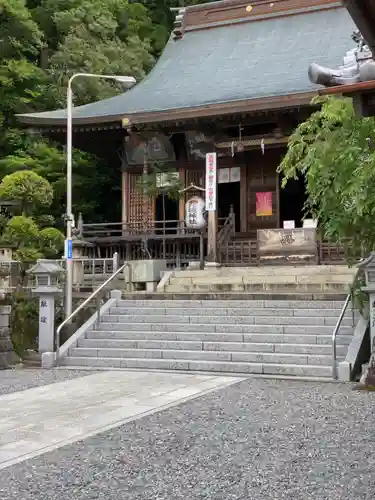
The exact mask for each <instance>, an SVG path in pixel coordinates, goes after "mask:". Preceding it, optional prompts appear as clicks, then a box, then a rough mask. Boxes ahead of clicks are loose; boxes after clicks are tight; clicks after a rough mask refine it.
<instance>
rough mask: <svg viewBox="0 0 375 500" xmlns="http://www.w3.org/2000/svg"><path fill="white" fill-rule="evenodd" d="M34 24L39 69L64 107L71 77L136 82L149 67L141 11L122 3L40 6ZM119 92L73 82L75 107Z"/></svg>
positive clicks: (146, 25)
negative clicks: (40, 49) (42, 46)
mask: <svg viewBox="0 0 375 500" xmlns="http://www.w3.org/2000/svg"><path fill="white" fill-rule="evenodd" d="M33 13H34V18H35V19H36V21H37V22H38V24H39V27H40V28H41V30H42V31H43V32H44V33H45V36H46V40H47V49H46V50H44V53H43V54H44V56H43V58H42V64H43V67H45V68H47V71H48V73H49V74H50V76H51V78H52V79H53V81H54V83H55V86H56V88H57V89H58V91H59V94H60V104H61V105H62V104H64V98H65V91H66V84H67V79H68V78H69V76H70V75H72V74H73V73H76V72H88V73H96V74H115V75H116V74H117V75H133V76H135V77H136V78H137V79H141V78H142V77H143V76H144V75H145V72H146V71H147V70H149V69H150V68H151V66H152V64H153V62H154V60H153V57H152V56H151V54H150V51H151V46H150V40H149V33H150V32H151V31H152V25H151V20H150V18H149V17H148V15H147V10H146V8H145V7H144V6H143V5H141V4H139V3H137V4H134V5H133V4H129V3H128V1H127V0H63V1H62V0H42V1H41V2H40V4H39V6H37V7H36V8H35V9H34V11H33ZM119 91H123V88H121V86H118V84H116V83H114V82H111V81H108V80H107V81H106V80H97V79H81V80H77V82H75V85H74V95H75V104H84V103H88V102H92V101H95V100H98V99H103V98H106V97H110V96H113V95H114V94H116V93H118V92H119Z"/></svg>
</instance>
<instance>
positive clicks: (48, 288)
mask: <svg viewBox="0 0 375 500" xmlns="http://www.w3.org/2000/svg"><path fill="white" fill-rule="evenodd" d="M28 273H29V274H31V275H32V276H35V279H36V287H35V288H34V289H33V294H34V295H36V296H37V297H39V332H38V333H39V335H38V339H39V340H38V342H39V344H38V347H39V353H40V355H41V356H42V360H43V354H45V353H48V355H52V353H54V351H55V298H56V297H57V296H59V295H60V294H61V293H62V288H61V287H60V278H61V276H62V275H63V273H64V269H63V268H62V267H61V266H59V265H57V264H55V263H53V262H49V261H47V260H38V262H37V263H36V264H35V266H33V267H32V268H31V269H30V270H29V271H28Z"/></svg>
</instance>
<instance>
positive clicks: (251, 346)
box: [78, 339, 347, 356]
mask: <svg viewBox="0 0 375 500" xmlns="http://www.w3.org/2000/svg"><path fill="white" fill-rule="evenodd" d="M78 347H88V348H91V349H161V350H166V349H172V350H187V351H202V350H204V351H232V352H259V353H263V352H268V353H272V352H275V353H284V354H318V355H327V356H331V355H332V347H331V346H330V345H323V344H258V343H250V342H199V341H189V340H182V341H173V340H138V339H133V340H122V339H80V340H79V341H78ZM346 351H347V347H346V346H343V345H339V346H338V347H337V355H338V356H345V354H346Z"/></svg>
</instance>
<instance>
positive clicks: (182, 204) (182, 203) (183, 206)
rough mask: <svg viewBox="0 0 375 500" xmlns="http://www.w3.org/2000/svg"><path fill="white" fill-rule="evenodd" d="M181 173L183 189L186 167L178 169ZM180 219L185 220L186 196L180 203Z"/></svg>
mask: <svg viewBox="0 0 375 500" xmlns="http://www.w3.org/2000/svg"><path fill="white" fill-rule="evenodd" d="M178 172H179V177H180V182H181V185H182V186H183V187H186V186H185V167H180V168H179V169H178ZM178 219H179V220H180V221H183V220H184V219H185V194H184V195H183V196H180V199H179V202H178ZM181 227H184V225H183V222H182V223H181Z"/></svg>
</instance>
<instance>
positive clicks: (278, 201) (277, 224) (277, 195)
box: [276, 173, 282, 228]
mask: <svg viewBox="0 0 375 500" xmlns="http://www.w3.org/2000/svg"><path fill="white" fill-rule="evenodd" d="M276 227H277V228H280V227H282V225H281V219H280V174H279V173H276Z"/></svg>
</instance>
